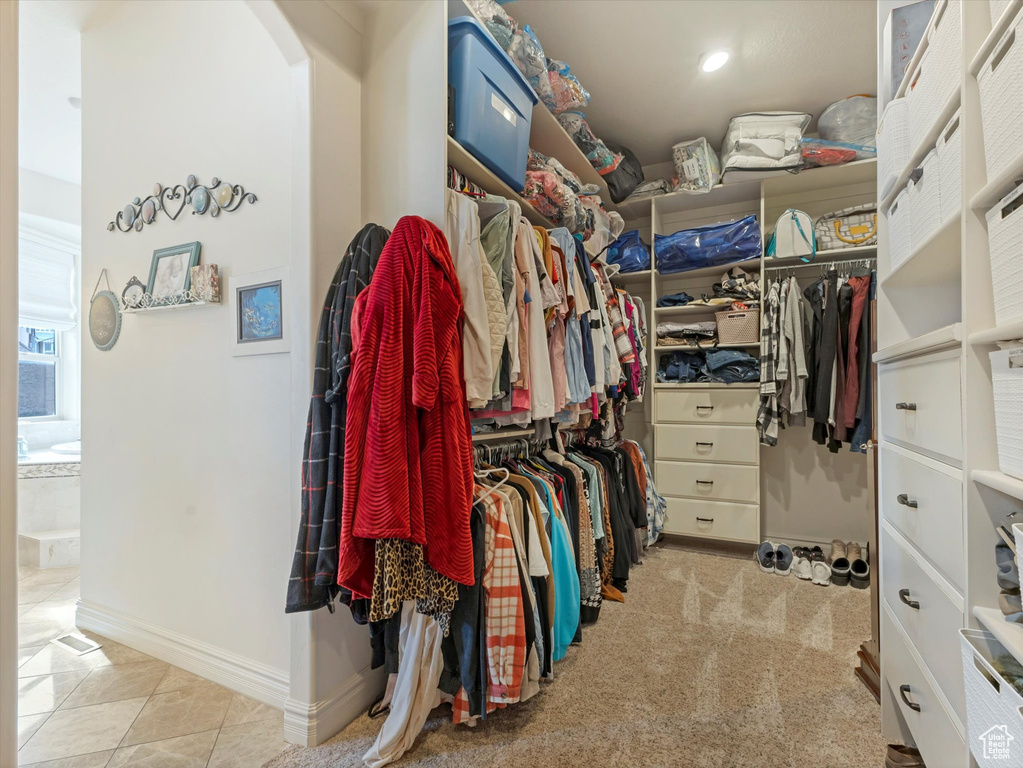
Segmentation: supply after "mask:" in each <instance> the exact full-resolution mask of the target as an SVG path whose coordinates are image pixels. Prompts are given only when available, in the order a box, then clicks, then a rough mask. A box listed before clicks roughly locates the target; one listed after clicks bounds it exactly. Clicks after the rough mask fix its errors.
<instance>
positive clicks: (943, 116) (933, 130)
mask: <svg viewBox="0 0 1023 768" xmlns="http://www.w3.org/2000/svg"><path fill="white" fill-rule="evenodd" d="M920 46H921V48H922V47H923V42H921V43H920ZM911 77H912V74H911V73H909V72H907V73H906V79H905V80H903V83H905V82H907V81H908V80H909V79H910V78H911ZM961 101H962V92H961V90H960V89H959V88H956V89H955V91H953V92H952V95H951V96H949V97H948V100H947V101H946V102H945V105H944V106H943V107H942V108H941V111H940V112H939V113H938V116H937V117H936V118H935V120H934V123H933V124H932V125H931V126H930V128H928V129H927V132H926V133H925V134H924V137H923V138H922V139H921V140H920V143H919V144H917V146H916V148H915V149H914V150H913V153H912V154H911V155H910V156H909V162H908V163H906V167H905V168H903V169H902V171H901V172H900V173H899V176H898V178H897V179H896V180H895V185H894V186H893V187H892V191H891V192H889V193H888V194H887V195H886V196H885V197H884V199H883V200H882V201H881V207H880V210H881V211H883V212H884V213H887V212H888V209H889V208H890V207H891V205H892V203H893V202H895V197H896V195H898V194H899V192H901V191H902V190H903V189H904V188H905V186H906V182H908V181H909V176H910V174H911V173H913V171H914V170H916V168H917V167H918V166H919V165H920V163H921V162H923V159H924V157H926V156H927V153H928V152H930V151H931V150H932V149H934V145H935V144H936V143H937V141H938V136H939V135H940V134H941V132H942V131H943V130H944V129H945V126H946V125H948V121H949V120H951V119H952V115H953V114H955V111H956V110H957V109H959V104H960V102H961Z"/></svg>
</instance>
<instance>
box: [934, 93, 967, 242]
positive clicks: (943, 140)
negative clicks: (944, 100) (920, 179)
mask: <svg viewBox="0 0 1023 768" xmlns="http://www.w3.org/2000/svg"><path fill="white" fill-rule="evenodd" d="M960 112H962V110H961V109H957V110H956V113H955V114H954V115H952V119H951V120H949V121H948V125H946V126H945V128H944V129H943V130H942V132H941V135H939V136H938V169H939V173H940V175H941V191H940V192H939V195H940V197H941V221H942V223H944V222H946V221H948V220H949V219H958V218H959V208H960V206H961V205H962V202H963V188H962V185H961V183H960V181H961V177H962V160H963V132H962V130H961V129H960V125H959V123H960V120H959V114H960Z"/></svg>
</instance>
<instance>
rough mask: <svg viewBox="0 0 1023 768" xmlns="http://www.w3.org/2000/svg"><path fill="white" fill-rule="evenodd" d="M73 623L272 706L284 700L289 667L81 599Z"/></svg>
mask: <svg viewBox="0 0 1023 768" xmlns="http://www.w3.org/2000/svg"><path fill="white" fill-rule="evenodd" d="M76 624H77V625H78V627H79V628H81V629H87V630H89V631H90V632H96V633H98V634H100V635H103V636H104V637H109V638H110V639H111V640H115V641H117V642H118V643H122V644H124V645H127V646H130V647H131V648H134V649H135V650H137V651H141V652H142V653H147V654H149V655H150V656H153V657H155V658H157V659H160V660H161V661H166V662H168V663H169V664H173V665H174V666H176V667H181V668H182V669H184V670H187V671H188V672H191V673H193V674H196V675H199V676H200V677H205V678H206V679H207V680H212V681H213V682H215V683H219V684H220V685H222V686H224V687H225V688H228V689H230V690H232V691H235V692H237V693H241V694H243V695H245V696H249V697H251V698H253V699H256V700H257V701H261V702H263V703H264V704H269V705H270V706H271V707H276V708H277V709H284V708H285V705H286V704H287V703H288V695H289V693H290V688H289V681H288V673H287V672H284V671H281V670H279V669H274V668H273V667H270V666H267V665H266V664H262V663H260V662H257V661H253V660H252V659H247V658H244V657H242V656H239V655H237V654H235V653H231V652H230V651H225V650H224V649H222V648H218V647H216V646H213V645H210V644H208V643H204V642H201V641H199V640H195V639H194V638H191V637H186V636H185V635H181V634H178V633H177V632H172V631H171V630H168V629H164V628H163V627H159V626H157V625H155V624H151V623H149V622H147V621H141V620H139V619H136V618H135V617H133V616H129V615H128V614H126V613H121V612H120V611H115V610H114V609H112V608H107V607H106V606H104V605H99V604H97V603H93V602H89V601H85V600H79V601H78V612H77V615H76Z"/></svg>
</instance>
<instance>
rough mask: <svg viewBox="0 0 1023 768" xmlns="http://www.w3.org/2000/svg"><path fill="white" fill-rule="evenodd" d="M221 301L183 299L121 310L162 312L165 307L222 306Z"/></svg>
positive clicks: (138, 313) (127, 312)
mask: <svg viewBox="0 0 1023 768" xmlns="http://www.w3.org/2000/svg"><path fill="white" fill-rule="evenodd" d="M220 306H223V305H222V304H221V302H219V301H182V302H181V303H179V304H156V305H154V306H152V307H132V308H128V307H122V308H121V311H122V312H123V313H124V314H126V315H141V314H145V313H146V312H162V311H164V310H165V309H184V308H185V307H220Z"/></svg>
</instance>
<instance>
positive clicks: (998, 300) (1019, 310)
mask: <svg viewBox="0 0 1023 768" xmlns="http://www.w3.org/2000/svg"><path fill="white" fill-rule="evenodd" d="M987 241H988V250H989V251H990V252H991V287H992V290H993V293H994V299H995V325H1006V324H1008V323H1011V322H1013V321H1014V320H1019V319H1021V318H1023V269H1021V268H1020V267H1021V266H1023V263H1021V262H1023V258H1021V256H1020V255H1021V254H1023V186H1019V187H1016V189H1014V190H1012V192H1010V193H1009V194H1007V195H1006V196H1005V197H1003V198H1002V199H1001V200H1000V201H999V203H998V204H997V205H996V206H995V207H994V208H992V209H991V210H990V211H988V212H987Z"/></svg>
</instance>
